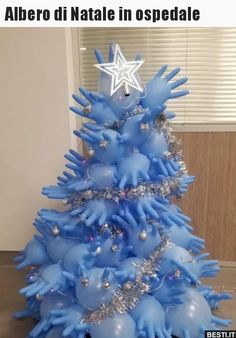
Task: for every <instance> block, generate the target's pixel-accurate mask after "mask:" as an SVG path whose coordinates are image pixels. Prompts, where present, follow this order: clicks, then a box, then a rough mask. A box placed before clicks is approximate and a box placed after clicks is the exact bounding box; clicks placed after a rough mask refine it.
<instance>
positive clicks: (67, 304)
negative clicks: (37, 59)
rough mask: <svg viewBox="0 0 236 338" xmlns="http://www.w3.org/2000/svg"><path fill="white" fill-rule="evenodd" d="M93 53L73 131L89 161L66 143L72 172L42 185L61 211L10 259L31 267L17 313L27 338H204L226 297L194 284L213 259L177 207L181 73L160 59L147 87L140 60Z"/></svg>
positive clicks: (184, 179)
mask: <svg viewBox="0 0 236 338" xmlns="http://www.w3.org/2000/svg"><path fill="white" fill-rule="evenodd" d="M95 55H96V58H97V61H98V64H97V65H96V67H97V68H99V69H100V80H99V92H91V91H88V90H86V89H84V88H81V89H80V93H81V94H82V97H81V96H77V95H74V96H73V97H74V99H75V101H76V102H77V103H78V104H79V106H76V107H71V110H72V111H73V112H75V113H76V114H78V115H80V116H82V117H86V118H87V119H90V121H89V122H84V123H83V127H82V128H81V129H80V130H76V131H75V132H74V133H75V135H76V136H78V137H80V138H81V139H82V140H84V141H85V144H86V145H87V152H86V153H87V158H84V157H83V156H81V155H80V154H78V153H77V152H76V151H74V150H70V151H69V152H68V154H66V155H65V157H66V159H67V160H68V163H67V164H66V167H67V168H68V169H69V170H70V171H64V172H63V175H62V176H60V177H58V183H57V185H55V186H49V187H45V188H43V194H44V195H46V196H47V197H49V198H52V199H59V200H62V201H63V204H64V205H65V208H64V210H63V211H58V210H51V209H42V210H40V211H39V212H38V216H37V218H36V219H35V222H34V226H35V228H36V229H37V231H38V232H39V234H37V235H35V236H34V238H33V239H32V240H31V241H30V242H29V243H28V244H27V245H26V247H25V249H24V250H23V251H22V252H20V254H19V256H18V257H17V258H16V261H17V262H18V265H17V268H18V269H23V268H25V267H31V269H30V272H29V273H28V275H27V279H26V280H27V286H26V287H24V288H23V289H21V290H20V293H21V294H22V295H24V296H25V298H26V304H27V306H26V309H25V310H22V311H19V312H17V313H16V314H15V316H16V317H17V318H22V317H25V316H31V317H33V318H34V319H36V320H37V321H38V323H37V325H36V326H35V327H34V328H33V330H32V331H31V332H30V333H29V337H34V338H36V337H40V338H43V337H45V338H53V337H54V338H57V337H58V338H60V337H72V338H73V337H76V338H84V337H85V336H87V335H88V334H89V335H90V336H91V337H92V338H138V337H144V338H145V337H146V338H155V337H158V338H170V337H171V336H172V335H174V336H177V337H179V338H199V337H204V331H205V330H206V329H217V328H220V327H222V326H227V325H229V323H230V321H229V320H225V319H220V318H218V317H216V316H215V315H213V314H212V311H211V310H214V309H215V308H217V307H218V303H219V301H221V300H223V299H229V298H230V295H229V294H228V293H216V292H215V291H214V290H213V289H212V288H211V287H208V286H204V285H201V282H200V279H201V277H214V276H215V275H216V273H217V271H218V270H219V267H218V262H217V261H215V260H208V259H207V256H208V253H201V251H202V250H203V249H204V240H203V239H201V238H199V237H197V236H195V235H194V234H193V228H192V227H191V225H190V218H189V217H188V216H186V215H184V214H183V212H182V211H181V209H180V208H179V207H178V206H177V205H175V204H174V203H173V199H174V198H180V197H182V195H183V194H184V193H185V192H186V190H187V188H188V186H189V184H190V183H192V182H193V180H194V177H193V176H189V175H188V173H187V170H186V166H185V163H184V162H183V159H182V153H181V149H180V144H179V142H178V140H177V139H176V137H175V136H174V135H173V134H172V129H171V126H170V119H172V118H174V117H175V114H174V113H171V112H167V111H166V106H165V105H164V104H165V103H166V102H167V101H168V100H171V99H174V98H178V97H181V96H184V95H186V94H188V92H187V91H186V90H179V87H180V86H181V85H183V84H184V83H185V82H186V81H187V78H185V77H184V78H180V79H179V80H175V79H174V78H175V76H176V75H177V74H178V73H179V71H180V69H179V68H176V69H174V70H173V71H171V72H170V73H167V66H164V67H162V68H161V69H160V70H159V71H158V73H157V74H156V75H155V76H154V78H153V79H151V80H150V81H149V82H148V83H147V85H146V86H145V88H144V87H142V85H141V82H140V79H139V77H138V74H137V70H138V69H139V67H140V66H141V65H142V63H143V60H142V59H141V58H140V56H137V57H136V60H135V61H126V59H125V57H124V56H123V54H122V52H121V50H120V48H119V46H118V45H111V47H110V52H109V61H108V63H106V62H105V60H104V58H103V55H102V53H101V52H100V51H98V50H96V51H95ZM165 72H166V73H167V75H165V74H164V73H165Z"/></svg>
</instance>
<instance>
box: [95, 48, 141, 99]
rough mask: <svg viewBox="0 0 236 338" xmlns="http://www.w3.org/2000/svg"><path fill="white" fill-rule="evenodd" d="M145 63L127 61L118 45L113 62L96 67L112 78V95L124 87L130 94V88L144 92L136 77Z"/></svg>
mask: <svg viewBox="0 0 236 338" xmlns="http://www.w3.org/2000/svg"><path fill="white" fill-rule="evenodd" d="M143 63H144V61H143V60H136V61H126V59H125V57H124V55H123V53H122V52H121V49H120V47H119V45H117V44H116V45H115V50H114V59H113V62H112V63H101V64H96V65H95V67H96V68H98V69H100V70H101V71H102V72H104V73H106V74H108V75H110V76H111V92H110V94H111V95H113V94H114V93H115V92H116V91H117V90H118V89H119V88H120V87H122V86H124V87H125V92H126V93H127V94H128V93H129V86H130V87H133V88H135V89H137V90H138V91H140V92H143V88H142V87H141V85H140V83H139V81H138V79H137V77H136V76H135V73H136V72H137V70H138V69H139V67H141V65H142V64H143Z"/></svg>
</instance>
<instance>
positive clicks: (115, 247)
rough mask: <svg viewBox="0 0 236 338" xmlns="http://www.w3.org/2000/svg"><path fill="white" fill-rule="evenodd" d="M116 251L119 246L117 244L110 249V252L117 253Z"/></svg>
mask: <svg viewBox="0 0 236 338" xmlns="http://www.w3.org/2000/svg"><path fill="white" fill-rule="evenodd" d="M118 250H119V245H117V244H114V245H112V247H111V251H112V252H117V251H118Z"/></svg>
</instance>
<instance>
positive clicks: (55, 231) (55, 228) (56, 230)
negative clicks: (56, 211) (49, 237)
mask: <svg viewBox="0 0 236 338" xmlns="http://www.w3.org/2000/svg"><path fill="white" fill-rule="evenodd" d="M52 234H53V235H54V236H58V235H59V234H60V229H59V228H58V227H57V226H56V225H54V227H53V228H52Z"/></svg>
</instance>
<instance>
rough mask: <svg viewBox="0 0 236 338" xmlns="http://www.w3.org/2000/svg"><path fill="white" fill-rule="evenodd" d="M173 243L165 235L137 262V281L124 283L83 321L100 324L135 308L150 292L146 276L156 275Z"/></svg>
mask: <svg viewBox="0 0 236 338" xmlns="http://www.w3.org/2000/svg"><path fill="white" fill-rule="evenodd" d="M172 245H173V243H172V242H170V241H169V239H168V238H167V237H164V238H163V239H162V243H161V245H160V246H159V247H158V248H157V249H156V250H155V251H154V252H153V253H152V254H151V255H150V256H149V257H148V258H147V259H145V260H144V261H143V262H142V264H135V267H136V270H137V274H136V279H135V281H134V282H130V283H129V282H128V284H127V283H125V284H124V285H122V286H121V287H120V288H119V289H118V291H116V293H115V295H114V297H113V298H112V300H111V302H110V303H109V304H102V305H101V306H100V307H99V308H98V309H97V310H94V311H88V312H87V313H85V314H84V316H83V319H82V322H83V323H88V324H89V323H93V324H94V323H96V324H100V323H102V322H103V321H104V320H106V319H107V318H109V317H112V316H113V315H115V314H117V313H119V314H123V313H126V312H127V311H130V310H132V309H134V308H135V306H136V305H137V304H138V302H139V301H140V300H141V298H142V297H143V295H145V294H147V293H149V292H150V284H149V283H148V281H147V279H145V277H150V278H151V277H153V276H156V272H157V268H158V263H159V261H160V259H161V255H162V253H163V252H164V251H165V250H166V249H167V248H168V247H170V246H172ZM127 285H128V287H127Z"/></svg>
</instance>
